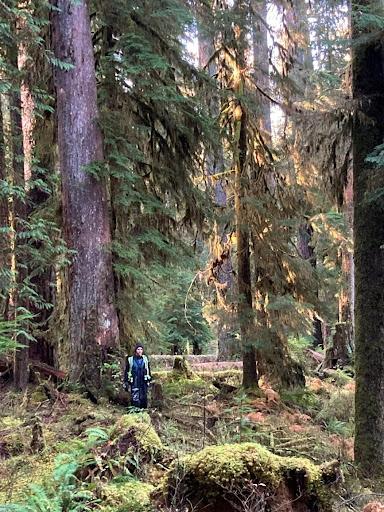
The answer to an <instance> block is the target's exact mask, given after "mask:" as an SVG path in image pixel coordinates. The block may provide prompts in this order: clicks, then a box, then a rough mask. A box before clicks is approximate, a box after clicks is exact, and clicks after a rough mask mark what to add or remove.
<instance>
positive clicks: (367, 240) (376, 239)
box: [352, 1, 384, 477]
mask: <svg viewBox="0 0 384 512" xmlns="http://www.w3.org/2000/svg"><path fill="white" fill-rule="evenodd" d="M377 8H378V3H376V2H373V1H360V2H359V3H358V4H354V6H353V11H354V12H353V13H352V36H353V46H352V91H353V99H354V102H355V105H356V111H355V115H354V122H353V133H352V141H353V172H354V176H353V181H354V184H353V188H354V248H355V254H354V255H355V271H356V272H355V290H356V294H355V322H356V323H355V332H356V335H355V341H356V432H355V460H356V463H357V464H358V466H359V468H360V469H361V471H362V473H363V474H364V475H366V476H370V477H379V476H383V474H384V320H383V318H384V251H383V244H384V195H383V190H384V171H383V168H382V167H380V168H379V167H377V166H375V165H373V164H371V163H369V162H367V156H368V155H370V154H371V153H372V151H373V150H374V149H375V147H377V146H378V145H380V144H382V143H383V139H384V89H383V83H384V45H383V40H382V34H381V32H380V31H379V30H377V29H376V28H375V27H370V26H369V24H368V25H367V24H366V18H365V20H364V23H362V21H363V20H362V17H363V16H364V14H362V13H364V12H366V10H367V9H377ZM380 11H381V15H382V14H383V11H382V7H381V8H380ZM362 27H364V28H362Z"/></svg>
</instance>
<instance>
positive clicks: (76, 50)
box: [52, 0, 118, 389]
mask: <svg viewBox="0 0 384 512" xmlns="http://www.w3.org/2000/svg"><path fill="white" fill-rule="evenodd" d="M54 4H55V7H56V8H57V11H55V13H54V14H53V16H52V27H53V48H54V51H55V55H56V57H57V58H58V59H59V60H60V61H62V62H64V63H66V65H70V66H71V69H65V67H64V66H63V65H58V66H57V67H56V68H55V85H56V93H57V122H58V145H59V160H60V171H61V178H62V205H63V224H64V236H65V239H66V242H67V244H68V247H69V249H71V250H73V251H74V255H73V257H72V262H71V266H70V269H69V349H70V350H69V352H70V357H69V359H70V360H69V376H70V380H71V381H72V382H80V383H81V384H83V385H85V386H86V387H88V388H89V387H92V388H94V389H98V388H99V387H100V385H101V381H100V368H101V364H102V361H103V358H104V357H105V354H106V351H107V350H108V348H111V347H114V346H115V345H116V343H117V338H118V321H117V315H116V310H115V306H114V287H113V274H112V263H111V256H110V253H109V249H110V247H109V246H110V243H111V232H110V219H109V213H108V198H107V187H106V183H105V178H104V177H103V176H102V169H103V157H104V155H103V140H102V135H101V131H100V127H99V125H98V114H99V113H98V107H97V95H96V77H95V61H94V55H93V46H92V34H91V27H90V17H89V13H88V9H87V4H86V2H85V1H84V0H81V1H77V2H72V1H70V0H57V1H56V2H55V3H54ZM87 167H88V168H87ZM100 171H101V173H100ZM95 174H96V176H95Z"/></svg>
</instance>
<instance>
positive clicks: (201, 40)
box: [198, 33, 239, 361]
mask: <svg viewBox="0 0 384 512" xmlns="http://www.w3.org/2000/svg"><path fill="white" fill-rule="evenodd" d="M198 44H199V67H200V68H202V69H205V70H206V71H207V72H208V73H209V75H210V76H211V77H213V76H214V75H215V74H216V72H217V66H216V63H215V60H213V59H212V56H213V55H214V53H215V45H214V41H213V37H212V38H210V37H209V36H207V35H206V34H202V33H199V36H198ZM208 108H209V111H210V114H211V116H212V117H218V116H219V115H220V98H219V97H218V95H216V94H210V99H209V100H208ZM206 167H207V173H208V175H209V176H214V175H215V174H220V173H222V172H223V171H224V170H225V162H224V151H223V148H222V146H221V145H220V147H218V148H217V150H216V154H214V152H213V151H211V152H210V153H209V154H208V155H207V156H206ZM211 184H212V187H213V196H214V204H215V207H216V210H217V217H218V222H216V223H215V227H214V232H213V236H212V238H213V239H212V243H211V257H212V260H213V265H214V267H215V270H214V274H215V275H214V276H213V279H212V280H211V284H212V285H214V286H215V285H216V295H217V301H216V308H217V322H216V333H217V349H218V353H217V359H218V361H227V360H230V359H232V358H233V357H235V356H236V355H238V354H239V348H238V344H237V343H236V339H235V337H234V333H235V331H236V316H235V314H234V308H233V295H234V290H233V288H234V279H233V274H234V271H233V264H232V256H231V251H230V242H229V240H228V234H229V233H228V232H226V231H225V227H224V225H223V223H222V222H220V218H221V216H222V213H223V212H225V209H226V208H227V192H226V188H225V180H224V179H220V178H217V177H215V178H213V179H212V180H211ZM227 231H228V230H227ZM223 256H224V257H223Z"/></svg>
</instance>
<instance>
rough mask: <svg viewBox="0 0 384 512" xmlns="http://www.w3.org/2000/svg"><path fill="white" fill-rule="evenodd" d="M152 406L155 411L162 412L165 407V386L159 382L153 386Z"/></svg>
mask: <svg viewBox="0 0 384 512" xmlns="http://www.w3.org/2000/svg"><path fill="white" fill-rule="evenodd" d="M151 405H152V407H153V408H154V409H157V410H159V411H161V410H162V409H163V405H164V395H163V386H162V385H161V384H160V383H159V382H154V383H153V384H152V396H151Z"/></svg>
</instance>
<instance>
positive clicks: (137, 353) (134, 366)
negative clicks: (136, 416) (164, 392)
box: [124, 343, 151, 409]
mask: <svg viewBox="0 0 384 512" xmlns="http://www.w3.org/2000/svg"><path fill="white" fill-rule="evenodd" d="M150 382H151V371H150V367H149V361H148V357H147V356H146V355H144V347H143V345H142V344H141V343H137V344H136V346H135V350H134V353H133V356H129V357H127V361H126V365H125V371H124V389H125V390H126V391H128V389H129V388H130V391H131V405H132V406H133V407H137V408H139V409H146V408H147V407H148V396H147V395H148V387H149V384H150Z"/></svg>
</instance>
